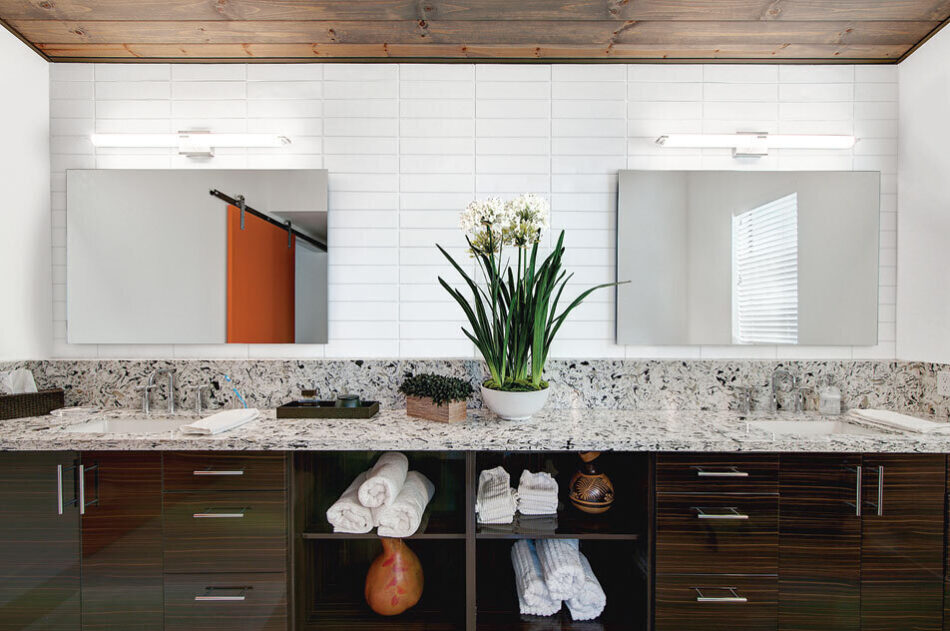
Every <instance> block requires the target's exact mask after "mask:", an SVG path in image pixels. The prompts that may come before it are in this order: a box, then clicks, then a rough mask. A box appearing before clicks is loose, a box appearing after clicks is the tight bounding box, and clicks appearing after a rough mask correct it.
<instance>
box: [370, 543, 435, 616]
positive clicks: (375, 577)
mask: <svg viewBox="0 0 950 631" xmlns="http://www.w3.org/2000/svg"><path fill="white" fill-rule="evenodd" d="M380 541H381V542H382V544H383V551H382V552H381V553H380V555H379V556H378V557H376V559H375V560H374V561H373V564H372V565H370V566H369V572H367V573H366V592H365V595H366V602H367V603H368V604H369V606H370V608H371V609H372V610H373V611H375V612H376V613H378V614H380V615H382V616H396V615H399V614H401V613H402V612H404V611H406V610H407V609H409V608H410V607H412V606H413V605H415V604H416V603H417V602H419V599H420V598H421V597H422V586H423V576H422V564H421V563H419V557H417V556H416V553H415V552H413V551H412V550H410V549H409V546H407V545H406V543H405V542H404V541H403V540H402V539H389V538H385V537H384V538H381V539H380Z"/></svg>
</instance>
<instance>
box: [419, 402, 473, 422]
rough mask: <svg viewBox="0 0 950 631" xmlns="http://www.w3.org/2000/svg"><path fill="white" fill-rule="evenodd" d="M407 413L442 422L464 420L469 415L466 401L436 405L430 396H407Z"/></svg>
mask: <svg viewBox="0 0 950 631" xmlns="http://www.w3.org/2000/svg"><path fill="white" fill-rule="evenodd" d="M406 414H408V415H409V416H415V417H418V418H424V419H428V420H430V421H438V422H440V423H456V422H458V421H464V420H465V417H466V416H467V412H466V410H465V401H452V402H451V403H443V404H442V405H436V404H435V403H433V402H432V399H430V398H429V397H406Z"/></svg>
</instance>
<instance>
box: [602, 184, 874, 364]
mask: <svg viewBox="0 0 950 631" xmlns="http://www.w3.org/2000/svg"><path fill="white" fill-rule="evenodd" d="M879 200H880V174H878V173H876V172H790V171H786V172H764V171H761V172H760V171H621V173H620V192H619V203H618V218H617V225H618V229H617V242H618V252H617V277H618V279H620V280H631V281H632V282H631V283H630V284H628V285H621V286H620V287H619V288H618V290H617V342H618V343H621V344H644V345H691V344H716V345H728V344H803V345H816V346H835V345H847V346H860V345H873V344H876V343H877V312H878V309H877V303H878V244H879V209H880V201H879Z"/></svg>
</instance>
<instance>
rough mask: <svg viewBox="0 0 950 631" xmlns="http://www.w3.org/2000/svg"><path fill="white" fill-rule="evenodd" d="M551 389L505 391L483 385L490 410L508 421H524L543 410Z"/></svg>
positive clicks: (484, 395)
mask: <svg viewBox="0 0 950 631" xmlns="http://www.w3.org/2000/svg"><path fill="white" fill-rule="evenodd" d="M550 391H551V388H550V386H549V387H547V388H545V389H544V390H532V391H530V392H504V391H502V390H492V389H490V388H486V387H485V386H482V401H484V402H485V405H486V406H487V407H488V409H489V410H491V411H492V412H494V413H495V414H497V415H498V416H500V417H501V418H503V419H505V420H506V421H523V420H525V419H529V418H531V417H532V416H533V415H534V414H537V413H538V412H540V411H541V408H543V407H544V404H545V403H547V401H548V393H549V392H550Z"/></svg>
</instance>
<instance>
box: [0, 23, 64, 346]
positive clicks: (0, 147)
mask: <svg viewBox="0 0 950 631" xmlns="http://www.w3.org/2000/svg"><path fill="white" fill-rule="evenodd" d="M48 68H49V64H48V63H47V62H46V61H44V60H43V59H42V58H41V57H40V56H39V55H37V54H36V53H35V52H33V51H32V50H30V49H29V48H27V46H26V45H24V44H23V43H22V42H20V41H19V40H18V39H16V38H15V37H14V36H13V35H11V34H10V33H9V32H8V31H6V30H5V29H3V28H0V84H2V85H3V86H4V88H5V89H4V91H3V97H2V98H0V121H2V125H0V129H2V130H3V139H2V142H0V195H2V201H0V360H6V359H44V358H46V357H47V356H48V355H49V352H50V347H51V344H52V322H51V320H50V313H51V311H50V309H51V297H50V296H51V287H50V273H51V272H50V210H49V209H50V177H49V170H50V165H49V155H50V154H49V146H50V143H49V69H48Z"/></svg>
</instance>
